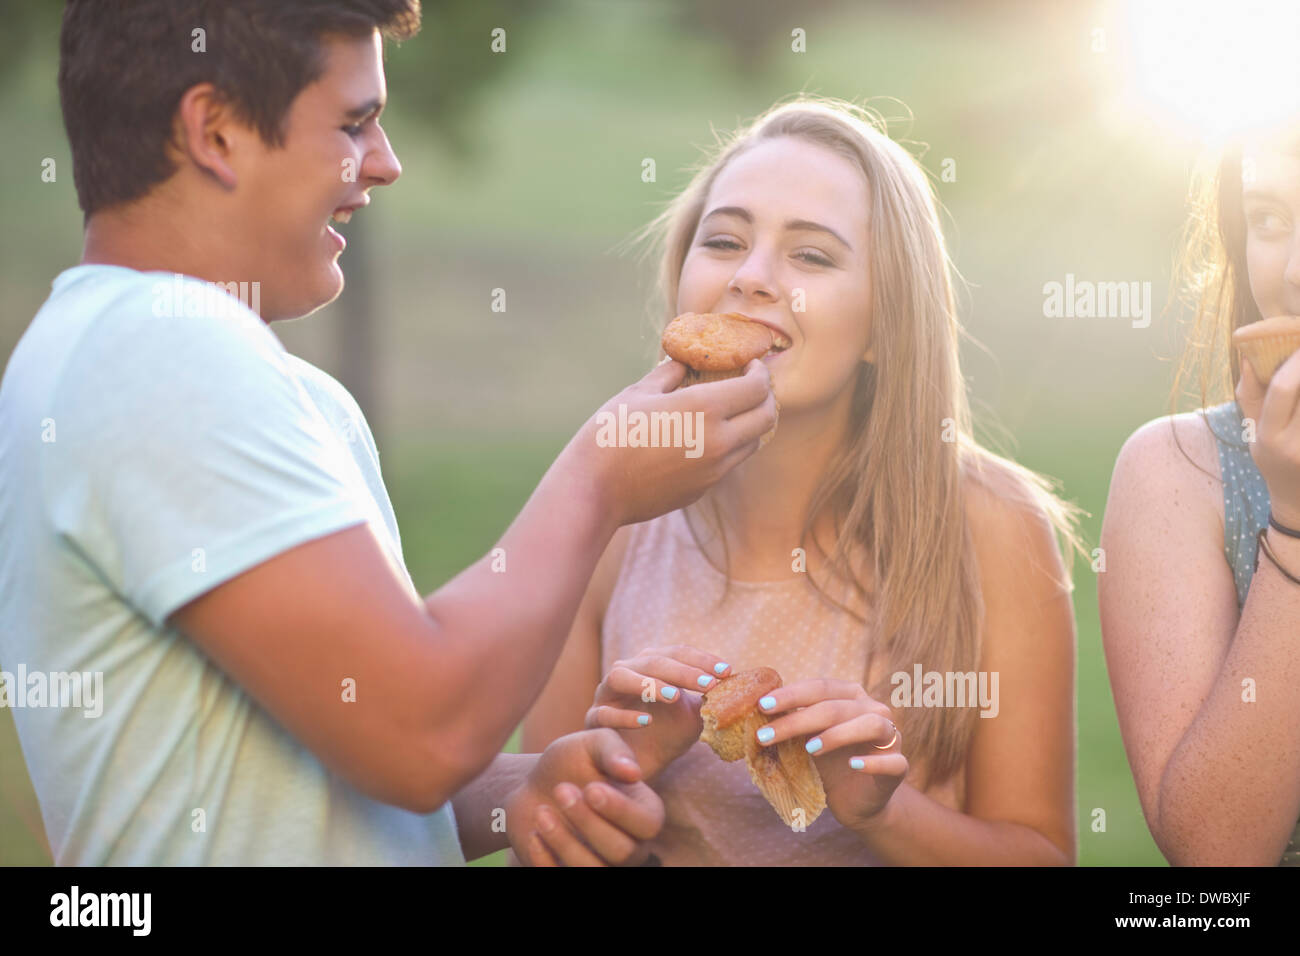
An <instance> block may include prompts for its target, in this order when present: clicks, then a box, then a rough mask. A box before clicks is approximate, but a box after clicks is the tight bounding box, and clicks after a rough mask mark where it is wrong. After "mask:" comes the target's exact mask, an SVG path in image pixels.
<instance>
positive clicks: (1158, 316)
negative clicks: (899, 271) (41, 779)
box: [0, 0, 1196, 866]
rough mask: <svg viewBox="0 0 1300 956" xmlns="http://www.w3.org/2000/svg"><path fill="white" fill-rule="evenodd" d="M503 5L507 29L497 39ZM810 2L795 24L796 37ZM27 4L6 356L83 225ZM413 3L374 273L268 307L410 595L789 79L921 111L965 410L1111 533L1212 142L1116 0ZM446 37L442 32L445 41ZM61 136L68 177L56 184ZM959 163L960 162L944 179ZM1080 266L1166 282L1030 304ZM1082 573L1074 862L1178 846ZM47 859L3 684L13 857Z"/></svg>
mask: <svg viewBox="0 0 1300 956" xmlns="http://www.w3.org/2000/svg"><path fill="white" fill-rule="evenodd" d="M497 26H500V27H504V28H505V29H506V30H507V38H508V39H507V44H508V45H507V52H506V53H504V54H492V53H490V51H489V40H490V37H489V31H490V30H491V29H492V28H493V27H497ZM795 28H800V29H803V30H805V31H806V38H807V40H806V43H807V46H806V52H802V53H796V52H793V51H792V50H791V31H792V30H793V29H795ZM26 29H27V30H28V31H29V32H28V35H27V36H26V37H25V39H24V40H23V41H22V46H23V47H24V48H25V50H26V52H27V54H28V55H27V56H26V57H25V58H21V59H20V60H19V61H18V65H16V66H14V67H13V68H12V69H11V70H10V71H9V72H8V73H7V74H5V79H4V87H3V90H2V91H0V123H2V124H3V128H4V129H6V130H7V131H8V135H7V136H6V137H5V145H4V146H3V147H0V148H2V149H3V155H4V160H5V170H6V175H5V176H4V177H3V178H0V212H3V215H4V222H5V224H6V228H5V229H4V230H3V231H0V356H4V357H5V359H6V360H7V357H8V355H9V353H10V351H11V350H12V348H13V345H14V344H15V343H16V341H17V340H18V338H19V336H20V335H21V334H22V332H23V330H24V329H25V328H26V326H27V324H28V322H29V321H30V319H31V316H32V315H33V314H34V312H35V310H36V309H37V308H38V307H39V305H40V303H41V301H42V300H43V299H44V298H45V296H46V295H47V293H48V288H49V282H50V280H51V279H52V278H53V277H54V275H56V274H57V273H58V272H59V271H60V270H62V269H63V268H66V267H68V266H70V265H73V264H75V262H76V260H77V258H78V255H79V250H80V215H79V213H78V210H77V207H76V199H75V192H74V190H73V185H72V175H71V165H70V159H69V156H68V149H67V145H66V141H65V139H64V134H63V131H62V128H61V124H60V119H59V111H58V99H57V90H56V87H55V83H54V71H55V64H56V60H55V51H56V49H57V23H55V24H54V25H53V26H51V25H50V24H49V23H48V22H47V21H44V20H42V19H41V18H40V17H39V16H38V17H34V18H33V19H32V21H31V23H30V25H29V26H28V27H27V28H26ZM1098 30H1100V31H1102V32H1101V34H1100V37H1101V42H1100V43H1099V42H1098V36H1099V34H1098V33H1097V31H1098ZM425 31H426V33H429V32H430V31H435V32H436V33H437V36H431V37H430V39H429V40H427V41H425V44H426V45H421V41H420V40H419V39H418V38H417V40H416V41H412V42H411V43H409V44H407V45H405V46H404V47H401V48H397V49H392V50H390V51H389V54H388V58H389V64H390V73H389V75H390V84H391V88H390V95H391V103H390V106H389V110H388V113H387V119H386V121H385V127H386V129H387V131H388V133H389V136H390V138H391V140H392V142H393V144H394V146H395V148H396V150H397V152H398V155H399V156H400V158H401V160H402V163H403V166H404V174H403V176H402V177H401V179H400V181H399V182H398V183H396V184H395V185H394V186H392V187H391V188H389V189H384V190H378V191H376V193H375V195H374V197H373V198H374V202H373V204H372V205H371V206H370V207H369V208H367V209H366V210H365V211H363V212H362V213H361V214H360V215H359V216H358V217H357V218H356V220H354V222H353V224H352V225H351V226H349V227H347V229H346V230H345V231H346V232H348V234H349V236H348V238H349V248H348V250H347V252H346V253H345V254H344V257H343V259H342V263H343V266H344V270H345V272H348V273H349V276H350V279H349V281H350V283H351V282H352V280H351V276H352V270H353V269H354V268H360V266H362V265H364V266H365V268H366V274H368V275H369V283H368V286H369V291H368V293H367V294H366V295H365V297H364V301H363V302H360V303H359V302H358V294H357V292H356V290H355V289H354V288H353V286H352V285H350V287H349V292H348V293H345V296H344V299H343V300H340V302H339V303H336V304H335V305H332V306H330V307H327V308H326V309H324V310H322V311H320V312H317V313H315V314H313V315H311V316H309V317H306V318H303V319H299V320H295V321H292V322H279V323H276V324H275V325H274V326H273V328H274V330H275V332H276V333H277V334H278V335H279V336H280V338H281V339H282V341H283V342H284V343H285V345H286V347H287V348H289V349H290V350H291V351H293V352H296V353H297V354H299V355H302V356H303V357H304V358H307V359H308V360H310V361H312V362H314V363H316V364H317V365H319V366H321V367H322V368H324V369H326V370H327V371H330V372H331V373H333V374H335V375H337V376H338V377H339V378H340V379H341V380H342V381H343V382H344V384H345V385H348V386H349V387H350V388H352V389H353V391H354V394H356V395H357V396H358V399H359V400H360V401H361V404H362V406H363V409H364V410H365V412H366V414H367V416H368V417H369V418H370V419H371V422H372V425H373V427H374V428H375V430H376V432H377V434H378V439H379V443H380V452H381V456H382V462H383V469H384V476H385V479H386V482H387V484H388V487H389V489H390V494H391V497H392V499H393V503H394V506H395V509H396V513H397V516H398V519H399V522H400V525H401V533H402V540H403V545H404V548H405V553H406V558H407V562H408V565H409V568H410V571H411V574H412V576H413V578H414V579H415V582H416V584H417V586H418V587H419V588H420V589H421V590H422V591H423V592H425V593H427V592H429V591H431V590H434V589H435V588H436V587H438V586H439V585H440V584H441V583H442V582H444V581H445V580H447V579H448V578H449V577H450V576H451V575H453V574H454V573H455V572H456V571H457V570H459V569H460V568H461V567H463V566H464V565H466V564H468V563H470V562H471V561H473V560H474V559H476V558H478V557H479V556H481V555H482V554H483V553H485V552H486V551H487V550H488V549H489V548H491V546H492V545H493V543H494V541H495V540H496V538H497V536H498V535H499V534H500V533H501V532H502V531H503V530H504V529H505V527H506V525H507V524H508V522H509V521H510V519H511V517H512V516H513V514H514V513H515V511H516V510H517V509H518V507H519V506H520V505H521V504H522V503H523V502H524V500H525V499H526V497H527V495H528V494H529V492H530V490H531V489H532V487H533V486H534V484H535V482H536V481H537V479H538V478H539V477H540V476H541V474H542V473H543V472H544V470H545V469H546V467H547V466H548V464H549V462H550V461H551V459H552V458H553V456H554V455H555V454H556V453H557V452H558V451H559V449H560V448H561V447H562V446H563V444H564V442H565V441H566V440H567V438H568V436H569V435H571V434H572V432H573V431H574V430H575V429H576V428H577V427H578V426H579V425H580V424H581V423H582V421H583V420H584V419H585V418H586V417H587V416H588V415H589V414H591V412H592V411H593V410H594V409H595V408H596V407H597V406H598V405H599V404H600V403H601V402H603V401H604V400H605V399H606V398H608V397H609V396H610V395H611V394H613V393H614V392H616V391H617V390H619V389H620V388H622V387H623V386H625V385H626V384H628V383H630V382H631V381H633V380H634V379H636V378H638V377H639V376H640V375H641V374H643V373H644V371H645V370H647V369H648V367H649V366H650V364H652V363H653V360H654V357H655V344H656V337H655V334H654V331H653V329H652V326H651V323H650V320H649V309H648V303H649V302H650V300H651V299H652V292H653V287H652V285H651V278H652V271H653V270H652V267H651V265H650V264H649V263H647V264H639V263H638V262H637V261H636V260H635V258H634V257H632V256H630V255H627V254H619V253H618V252H616V251H615V247H616V246H618V245H619V243H620V242H621V241H622V240H624V239H626V238H627V237H628V236H629V234H631V233H632V232H633V231H634V230H636V229H637V228H638V227H640V226H641V225H642V224H643V223H645V222H646V221H647V220H649V219H650V218H652V217H653V215H654V214H655V213H656V212H657V211H658V210H659V209H660V208H661V206H662V203H663V202H664V201H665V200H667V199H668V198H669V197H670V196H671V195H672V194H673V193H674V192H675V191H676V190H677V189H679V188H680V187H681V186H682V185H684V184H685V182H686V180H687V178H688V177H687V173H686V171H685V167H686V166H688V165H689V164H690V163H692V162H694V161H695V160H696V159H697V158H698V148H699V147H700V146H702V145H706V144H708V143H710V142H711V141H712V134H711V127H712V128H716V129H718V130H729V129H731V128H732V127H734V126H735V125H736V124H737V122H738V121H740V120H743V119H747V118H749V117H752V116H753V115H755V114H757V113H759V112H761V111H762V110H763V109H765V108H766V107H768V106H770V105H771V104H772V103H773V102H774V101H776V100H778V99H780V98H783V97H786V96H789V95H791V94H794V93H797V92H799V91H807V92H812V93H820V94H824V95H829V96H838V97H843V98H847V99H852V100H856V101H862V100H864V99H872V100H873V102H874V105H876V106H877V107H878V108H879V109H881V111H882V112H884V113H886V114H887V115H890V116H896V117H897V116H902V115H903V114H904V107H903V106H902V105H901V104H906V108H907V109H910V112H911V114H912V117H913V118H912V120H911V121H910V123H897V124H895V127H894V131H895V132H896V134H897V135H899V136H901V137H902V138H905V139H909V140H912V141H915V142H916V143H925V144H928V148H926V149H925V151H924V155H923V156H922V162H923V164H924V165H925V166H926V167H927V169H929V170H930V172H931V173H933V174H934V176H935V178H936V187H937V189H938V192H939V195H940V197H941V199H942V201H943V203H944V206H945V207H946V210H947V217H948V218H947V225H948V236H949V240H950V244H951V252H952V255H953V257H954V260H955V262H956V263H957V266H958V267H959V269H960V270H961V272H962V274H963V275H964V277H965V279H966V280H967V283H968V286H967V289H966V291H964V292H963V295H962V317H963V320H964V322H965V323H966V326H967V328H968V329H969V331H970V333H971V335H972V336H973V337H974V338H975V339H976V340H978V342H979V343H981V345H974V344H969V345H968V346H966V347H964V348H963V359H964V362H965V371H966V374H967V377H968V381H969V385H970V389H971V394H972V396H973V399H974V401H975V408H976V414H977V422H978V426H979V430H980V433H981V434H982V435H983V436H985V437H987V438H991V440H992V441H993V444H994V445H995V446H996V447H998V448H1000V449H1001V450H1003V451H1005V452H1007V453H1010V454H1012V455H1014V456H1015V457H1016V458H1017V459H1018V460H1020V461H1021V462H1023V463H1024V464H1026V465H1028V466H1030V467H1032V468H1035V469H1038V470H1041V471H1044V472H1046V473H1048V474H1051V475H1053V476H1054V477H1056V478H1058V479H1060V481H1061V482H1062V486H1063V489H1064V493H1065V495H1066V496H1067V497H1069V498H1071V499H1073V500H1075V501H1077V502H1079V503H1080V504H1081V505H1082V506H1083V507H1084V508H1085V509H1086V510H1087V511H1088V512H1089V513H1090V514H1091V518H1090V519H1089V520H1088V522H1087V525H1086V532H1087V535H1088V538H1089V541H1090V542H1091V545H1095V543H1096V539H1097V537H1098V533H1099V529H1100V519H1101V514H1102V511H1103V508H1104V505H1105V500H1106V492H1107V486H1108V482H1109V477H1110V473H1111V468H1112V466H1113V464H1114V460H1115V457H1116V454H1117V453H1118V451H1119V448H1120V446H1121V445H1122V443H1123V441H1124V439H1125V438H1126V437H1127V436H1128V435H1129V434H1130V433H1131V432H1132V431H1133V430H1134V429H1135V428H1136V427H1137V426H1138V425H1140V424H1141V423H1143V422H1145V421H1147V420H1149V419H1151V418H1154V417H1156V416H1157V415H1160V414H1161V413H1163V412H1164V411H1165V410H1166V407H1167V400H1168V392H1169V384H1170V381H1171V373H1172V368H1171V364H1170V362H1169V358H1170V357H1171V356H1172V355H1174V354H1176V349H1177V337H1176V335H1175V325H1176V323H1175V316H1174V314H1172V313H1165V312H1164V311H1163V310H1164V306H1165V304H1166V302H1167V298H1168V296H1167V283H1168V277H1169V263H1170V259H1171V256H1172V254H1173V250H1174V245H1175V242H1176V239H1177V235H1178V232H1179V228H1180V225H1181V222H1182V216H1183V197H1184V194H1185V192H1186V188H1187V180H1188V174H1189V172H1190V169H1191V163H1192V161H1193V159H1194V158H1195V155H1196V143H1195V142H1193V141H1192V140H1191V139H1189V138H1184V137H1180V136H1178V135H1176V134H1173V133H1171V132H1170V131H1169V130H1168V129H1167V128H1165V127H1163V126H1161V125H1160V124H1158V123H1157V122H1155V121H1154V120H1153V119H1152V118H1151V117H1150V116H1149V115H1147V113H1146V112H1145V111H1144V109H1143V106H1142V104H1141V103H1140V102H1136V101H1135V98H1134V96H1133V95H1132V93H1131V90H1130V89H1129V87H1128V86H1127V85H1126V84H1127V80H1126V74H1125V68H1124V59H1123V50H1124V44H1125V43H1126V42H1127V41H1126V39H1125V34H1124V20H1123V17H1122V16H1121V10H1120V7H1119V6H1118V4H1112V3H1097V4H1092V3H1074V4H991V3H961V4H957V3H935V2H919V3H917V2H913V3H901V2H900V3H832V2H819V3H814V4H809V5H794V4H780V3H752V2H741V0H728V2H716V3H705V4H699V5H696V4H689V3H685V2H681V3H677V2H664V3H652V2H626V3H601V2H595V0H564V2H555V3H532V4H512V3H487V4H471V3H462V4H455V3H452V4H446V5H440V6H438V7H435V6H434V5H429V9H428V11H427V12H426V26H425ZM435 41H436V42H437V43H438V44H441V46H439V47H437V48H436V49H451V50H454V51H455V55H456V59H454V60H453V61H451V62H449V63H442V64H441V66H438V67H435V66H433V65H431V64H432V61H433V58H434V54H433V53H431V52H430V51H431V50H435V52H436V49H435V47H434V46H433V44H434V43H435ZM457 71H463V76H464V77H465V84H466V86H465V90H464V91H463V93H464V95H463V96H462V95H461V91H460V90H459V89H458V87H457V85H456V84H457V83H458V82H459V81H458V80H457V76H458V75H460V74H458V73H457ZM882 98H894V99H882ZM123 135H129V130H124V131H123ZM916 149H917V150H919V149H920V147H919V146H918V147H916ZM44 157H53V158H55V160H56V162H57V164H58V166H57V168H58V178H57V181H56V182H55V183H43V182H41V179H40V172H41V162H42V159H43V158H44ZM647 157H649V158H653V159H654V160H655V162H656V167H657V181H656V182H653V183H645V182H643V181H642V178H641V171H642V160H643V159H644V158H647ZM945 159H952V160H953V161H954V163H955V171H956V178H955V181H951V182H945V181H941V180H940V179H939V174H940V172H941V168H942V164H943V161H944V160H945ZM362 256H364V257H365V259H366V260H367V261H365V262H364V263H363V262H362V261H361V257H362ZM1067 273H1069V274H1073V275H1074V276H1076V277H1077V278H1079V279H1089V280H1094V281H1139V282H1150V283H1152V289H1153V309H1154V313H1155V314H1154V316H1153V317H1152V321H1151V324H1150V326H1149V327H1147V328H1134V327H1133V326H1132V323H1131V322H1129V321H1128V320H1126V319H1050V318H1045V317H1044V314H1043V313H1044V310H1043V286H1044V283H1047V282H1051V281H1058V282H1063V281H1064V280H1065V277H1066V275H1067ZM494 288H503V289H505V290H506V295H507V310H506V311H505V312H504V313H501V312H493V311H492V310H491V308H490V306H491V296H492V290H493V289H494ZM363 291H364V290H363ZM358 323H364V324H365V325H367V326H369V328H368V329H367V330H365V332H366V333H367V334H365V335H361V336H360V337H359V338H358V325H357V324H358ZM896 373H897V374H906V370H905V369H903V370H896ZM884 374H890V370H886V372H885V373H884ZM0 533H2V532H0ZM1091 545H1090V546H1091ZM1075 580H1076V584H1077V590H1076V594H1075V600H1076V611H1077V620H1078V650H1079V669H1078V675H1079V676H1078V718H1079V722H1078V727H1079V749H1078V826H1079V842H1080V862H1081V863H1082V864H1084V865H1112V866H1113V865H1162V864H1163V863H1164V861H1163V858H1162V857H1161V855H1160V854H1159V852H1158V851H1157V849H1156V847H1155V845H1154V843H1153V842H1152V840H1151V838H1150V835H1149V834H1148V832H1147V829H1146V826H1145V824H1144V822H1143V818H1142V814H1141V810H1140V807H1139V805H1138V801H1137V798H1136V793H1135V790H1134V785H1133V781H1132V777H1131V774H1130V771H1129V767H1128V763H1127V760H1126V758H1125V755H1124V750H1123V747H1122V744H1121V741H1120V736H1119V732H1118V727H1117V724H1116V718H1115V710H1114V705H1113V703H1112V700H1111V696H1110V689H1109V683H1108V680H1107V676H1106V669H1105V662H1104V658H1103V654H1102V647H1101V637H1100V632H1099V629H1098V621H1097V609H1096V582H1095V575H1094V574H1093V572H1092V571H1091V570H1090V568H1089V567H1088V565H1087V564H1086V563H1084V562H1082V561H1076V562H1075ZM4 663H5V662H2V661H0V665H3V664H4ZM1097 808H1100V809H1103V810H1104V811H1105V816H1106V828H1105V831H1104V832H1095V831H1094V830H1093V829H1092V820H1093V814H1094V810H1095V809H1097ZM48 859H49V857H48V850H47V849H46V847H45V843H44V837H43V833H42V832H41V829H40V822H39V809H38V807H37V805H36V803H35V799H34V796H33V795H32V793H31V790H30V785H29V784H28V782H27V780H26V776H25V773H24V771H23V769H22V759H21V753H20V751H19V749H18V746H17V739H16V736H15V735H14V733H13V727H12V720H11V719H10V716H9V715H8V714H7V713H6V712H4V711H0V864H34V863H42V862H48ZM487 862H489V863H500V862H501V860H500V855H498V856H497V857H495V858H493V859H490V860H489V861H487Z"/></svg>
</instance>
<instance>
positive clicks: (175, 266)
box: [81, 195, 239, 282]
mask: <svg viewBox="0 0 1300 956" xmlns="http://www.w3.org/2000/svg"><path fill="white" fill-rule="evenodd" d="M201 221H202V220H201V218H199V217H198V216H196V213H195V211H194V210H188V209H182V208H179V207H178V206H176V204H175V203H172V202H170V201H169V200H168V199H167V197H166V196H165V195H157V196H155V195H150V196H147V197H145V198H143V199H139V200H135V201H134V202H130V203H125V204H122V205H119V206H114V207H111V208H109V209H103V210H100V211H99V212H96V213H95V214H94V215H93V216H91V217H90V219H89V221H88V222H87V223H86V235H85V241H84V244H83V246H82V252H81V262H82V264H83V265H114V266H124V267H126V268H128V269H136V270H138V271H140V272H179V273H181V274H183V275H188V276H194V277H195V278H198V279H206V280H208V281H210V282H221V281H226V280H227V279H228V278H229V276H231V275H237V274H239V269H238V266H237V265H236V264H235V263H234V262H233V261H230V259H229V256H228V253H227V251H226V250H224V249H223V248H221V245H222V244H221V243H220V242H217V243H216V244H214V243H213V242H212V240H213V238H214V237H218V236H220V235H221V232H220V230H218V229H215V228H212V227H211V224H205V225H204V227H203V228H201V229H200V228H196V223H197V222H201Z"/></svg>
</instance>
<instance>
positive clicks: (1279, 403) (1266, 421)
mask: <svg viewBox="0 0 1300 956" xmlns="http://www.w3.org/2000/svg"><path fill="white" fill-rule="evenodd" d="M1298 399H1300V352H1296V354H1294V355H1292V356H1291V357H1290V358H1289V359H1287V360H1286V361H1285V362H1283V363H1282V365H1281V366H1279V368H1278V370H1277V371H1276V372H1275V373H1274V374H1273V378H1272V380H1271V381H1270V382H1269V383H1268V386H1267V388H1265V386H1264V385H1263V384H1262V383H1261V382H1260V380H1259V378H1258V376H1256V375H1255V370H1254V369H1253V368H1252V367H1251V365H1250V361H1249V360H1248V359H1246V358H1245V357H1243V358H1242V361H1241V378H1240V380H1239V381H1238V383H1237V404H1238V405H1240V406H1241V412H1242V416H1243V417H1244V418H1249V419H1253V420H1254V422H1255V441H1254V442H1252V443H1251V446H1250V453H1251V456H1252V457H1253V458H1254V459H1255V467H1257V468H1258V469H1259V473H1260V474H1261V475H1262V476H1263V477H1264V482H1265V483H1266V484H1267V485H1268V496H1269V504H1270V506H1271V507H1272V511H1273V516H1274V517H1275V518H1276V519H1277V521H1278V523H1279V524H1283V525H1285V526H1286V527H1288V528H1297V529H1300V410H1297V408H1296V403H1297V400H1298Z"/></svg>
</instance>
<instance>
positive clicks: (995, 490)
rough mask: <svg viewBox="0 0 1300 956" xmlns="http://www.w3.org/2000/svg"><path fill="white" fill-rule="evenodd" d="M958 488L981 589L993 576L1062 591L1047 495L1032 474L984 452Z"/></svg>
mask: <svg viewBox="0 0 1300 956" xmlns="http://www.w3.org/2000/svg"><path fill="white" fill-rule="evenodd" d="M962 492H963V499H964V503H965V508H966V520H967V523H968V525H969V528H970V532H971V539H972V544H973V545H974V548H975V552H976V554H977V555H978V557H979V563H980V573H981V577H982V578H983V581H984V589H985V591H986V592H987V591H988V590H989V588H990V586H991V585H992V584H993V583H994V582H995V581H1003V582H1004V583H1006V582H1012V581H1016V582H1018V583H1019V586H1021V587H1024V586H1026V585H1032V586H1033V588H1034V589H1035V590H1036V591H1040V592H1041V593H1042V595H1043V596H1048V595H1050V594H1052V593H1055V592H1056V591H1059V590H1062V589H1065V590H1068V588H1069V585H1068V581H1067V579H1066V578H1067V576H1066V573H1065V568H1064V562H1063V560H1062V557H1061V552H1060V547H1059V545H1058V541H1057V537H1056V523H1055V522H1054V520H1053V515H1052V514H1051V513H1050V512H1049V506H1050V505H1051V502H1052V498H1051V495H1050V493H1049V492H1048V490H1047V489H1046V487H1045V486H1044V485H1043V484H1041V483H1039V482H1038V481H1036V480H1035V479H1034V477H1033V476H1032V473H1030V472H1028V471H1027V470H1025V469H1021V468H1020V467H1019V466H1017V465H1015V464H1014V463H1012V462H1009V461H1006V460H1004V459H1002V458H999V457H998V456H996V455H992V454H986V455H984V456H982V458H981V460H980V466H979V467H978V468H976V469H968V471H967V475H966V480H965V482H964V484H963V488H962ZM987 596H988V595H987V594H986V597H987Z"/></svg>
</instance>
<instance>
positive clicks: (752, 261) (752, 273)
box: [730, 249, 778, 301]
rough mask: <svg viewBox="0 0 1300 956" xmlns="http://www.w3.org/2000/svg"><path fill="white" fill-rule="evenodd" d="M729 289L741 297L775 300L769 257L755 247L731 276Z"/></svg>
mask: <svg viewBox="0 0 1300 956" xmlns="http://www.w3.org/2000/svg"><path fill="white" fill-rule="evenodd" d="M730 291H731V292H732V293H734V294H736V295H739V296H741V297H743V298H746V299H749V298H755V299H770V300H772V301H776V299H777V298H778V296H777V293H776V283H775V281H774V280H773V278H772V268H771V263H770V260H769V257H768V256H767V255H765V254H761V253H760V252H759V250H757V249H755V250H753V251H752V252H750V254H749V255H748V256H747V257H746V258H745V261H744V262H742V263H741V264H740V267H739V268H738V269H737V270H736V272H735V275H733V276H732V277H731V288H730Z"/></svg>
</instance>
